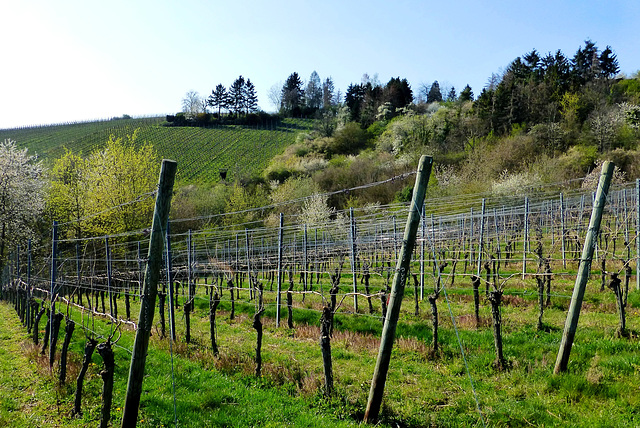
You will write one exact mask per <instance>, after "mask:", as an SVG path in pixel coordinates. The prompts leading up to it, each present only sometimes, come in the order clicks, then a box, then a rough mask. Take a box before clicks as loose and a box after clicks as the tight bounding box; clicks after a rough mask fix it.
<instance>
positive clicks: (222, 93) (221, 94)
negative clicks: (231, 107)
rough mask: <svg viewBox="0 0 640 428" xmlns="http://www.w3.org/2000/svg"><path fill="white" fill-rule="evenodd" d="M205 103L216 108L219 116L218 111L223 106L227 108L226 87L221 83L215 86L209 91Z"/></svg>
mask: <svg viewBox="0 0 640 428" xmlns="http://www.w3.org/2000/svg"><path fill="white" fill-rule="evenodd" d="M207 104H209V105H210V106H211V107H213V108H216V107H217V108H218V118H219V117H220V111H221V110H222V109H223V108H227V89H226V88H225V87H224V85H223V84H222V83H219V84H218V85H217V86H216V88H215V89H214V90H213V91H211V95H209V98H208V100H207Z"/></svg>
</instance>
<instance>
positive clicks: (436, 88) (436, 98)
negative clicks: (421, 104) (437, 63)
mask: <svg viewBox="0 0 640 428" xmlns="http://www.w3.org/2000/svg"><path fill="white" fill-rule="evenodd" d="M436 102H438V103H439V102H442V93H441V92H440V84H439V83H438V81H437V80H435V81H434V82H433V83H432V84H431V87H430V88H429V93H428V94H427V104H429V103H436Z"/></svg>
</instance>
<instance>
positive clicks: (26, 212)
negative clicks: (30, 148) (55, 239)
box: [0, 140, 44, 272]
mask: <svg viewBox="0 0 640 428" xmlns="http://www.w3.org/2000/svg"><path fill="white" fill-rule="evenodd" d="M42 175H43V166H42V164H41V163H40V162H39V161H38V159H37V157H36V156H32V155H29V154H28V153H27V149H19V148H18V147H17V146H16V143H15V141H12V140H4V142H1V143H0V272H1V271H2V268H3V267H4V263H5V259H6V254H7V250H8V249H10V248H14V246H15V245H16V244H18V243H19V242H22V241H24V240H26V239H27V238H29V237H32V236H33V235H34V229H35V228H34V225H35V223H36V222H37V220H38V217H39V215H40V213H41V212H42V210H43V208H44V197H43V196H44V195H43V191H44V180H43V177H42Z"/></svg>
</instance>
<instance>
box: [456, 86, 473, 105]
mask: <svg viewBox="0 0 640 428" xmlns="http://www.w3.org/2000/svg"><path fill="white" fill-rule="evenodd" d="M458 101H461V102H465V101H473V91H472V90H471V86H469V85H468V84H467V86H465V87H464V89H463V90H462V92H460V96H459V97H458Z"/></svg>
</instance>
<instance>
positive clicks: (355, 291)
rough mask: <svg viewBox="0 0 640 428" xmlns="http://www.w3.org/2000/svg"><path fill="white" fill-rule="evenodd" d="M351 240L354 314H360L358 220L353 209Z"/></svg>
mask: <svg viewBox="0 0 640 428" xmlns="http://www.w3.org/2000/svg"><path fill="white" fill-rule="evenodd" d="M349 217H350V220H351V221H350V229H349V230H350V233H349V235H350V238H351V275H352V277H353V312H354V313H358V277H357V276H356V268H357V266H356V252H357V250H356V220H355V218H354V217H353V207H351V208H349Z"/></svg>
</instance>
